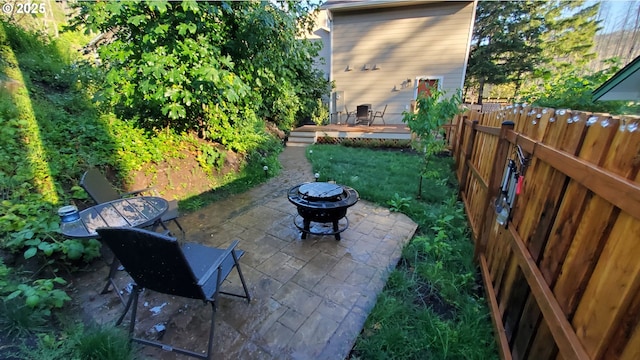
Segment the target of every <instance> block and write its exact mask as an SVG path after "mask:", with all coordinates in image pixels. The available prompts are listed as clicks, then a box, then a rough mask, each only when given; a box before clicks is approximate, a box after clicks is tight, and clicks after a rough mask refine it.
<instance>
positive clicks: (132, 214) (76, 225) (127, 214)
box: [60, 196, 169, 238]
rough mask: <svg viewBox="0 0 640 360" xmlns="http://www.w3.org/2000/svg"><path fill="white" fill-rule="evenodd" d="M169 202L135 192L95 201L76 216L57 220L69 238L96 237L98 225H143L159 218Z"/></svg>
mask: <svg viewBox="0 0 640 360" xmlns="http://www.w3.org/2000/svg"><path fill="white" fill-rule="evenodd" d="M168 208H169V202H168V201H167V200H165V199H163V198H160V197H155V196H136V197H130V198H123V199H117V200H113V201H109V202H106V203H102V204H98V205H95V206H92V207H90V208H87V209H84V210H82V211H81V212H80V217H79V219H77V220H75V221H70V222H62V223H61V224H60V232H61V233H62V234H63V235H65V236H68V237H72V238H97V237H98V233H97V232H96V229H97V228H101V227H146V226H149V225H152V224H154V223H156V222H157V221H159V220H160V218H161V217H162V215H163V214H164V213H165V212H166V211H167V209H168Z"/></svg>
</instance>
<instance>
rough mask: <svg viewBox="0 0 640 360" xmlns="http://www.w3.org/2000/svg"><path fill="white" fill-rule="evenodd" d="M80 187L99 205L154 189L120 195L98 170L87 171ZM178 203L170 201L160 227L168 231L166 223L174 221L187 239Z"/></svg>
mask: <svg viewBox="0 0 640 360" xmlns="http://www.w3.org/2000/svg"><path fill="white" fill-rule="evenodd" d="M80 186H82V188H83V189H84V190H85V191H86V192H87V194H89V196H91V198H92V199H93V201H95V202H96V203H97V204H102V203H105V202H108V201H112V200H116V199H121V198H125V197H128V196H136V195H141V194H143V193H145V192H148V191H151V190H152V189H153V188H146V189H141V190H136V191H132V192H128V193H120V192H118V190H116V188H115V187H114V186H113V185H112V184H111V183H110V182H109V180H107V178H106V177H105V176H104V175H102V173H101V172H100V170H98V169H97V168H90V169H89V170H87V171H85V173H84V174H83V175H82V179H80ZM179 215H180V214H179V212H178V202H177V201H176V200H170V201H169V208H168V209H167V211H166V212H165V213H164V215H162V218H160V225H162V227H163V228H164V229H165V230H167V228H166V226H165V223H166V222H169V221H173V222H174V223H175V224H176V226H177V227H178V229H180V232H181V233H182V238H184V237H185V232H184V229H183V228H182V225H180V222H178V216H179Z"/></svg>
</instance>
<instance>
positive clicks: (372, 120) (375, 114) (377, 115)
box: [369, 104, 388, 125]
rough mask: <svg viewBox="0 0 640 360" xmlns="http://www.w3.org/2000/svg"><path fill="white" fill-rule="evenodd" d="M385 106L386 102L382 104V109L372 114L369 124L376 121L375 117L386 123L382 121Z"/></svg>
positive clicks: (385, 109)
mask: <svg viewBox="0 0 640 360" xmlns="http://www.w3.org/2000/svg"><path fill="white" fill-rule="evenodd" d="M387 106H388V104H387V105H385V106H384V109H382V111H376V112H375V113H374V114H373V118H372V119H371V122H370V123H369V125H371V124H373V122H374V121H376V118H380V119H382V123H383V124H385V125H386V123H385V122H384V113H385V112H387Z"/></svg>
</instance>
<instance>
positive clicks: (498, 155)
mask: <svg viewBox="0 0 640 360" xmlns="http://www.w3.org/2000/svg"><path fill="white" fill-rule="evenodd" d="M514 127H515V123H514V122H513V121H505V122H503V123H502V126H501V127H500V135H499V139H498V145H497V148H496V152H495V155H494V157H493V166H492V169H491V173H490V174H489V181H488V182H487V197H486V198H485V203H484V206H483V207H482V209H485V212H484V219H482V220H481V221H480V229H478V234H479V235H480V236H479V239H478V242H477V246H476V251H475V258H476V259H477V258H478V255H479V254H483V253H484V251H485V249H486V247H487V243H488V241H489V234H490V233H491V225H492V222H493V221H494V215H495V211H494V209H493V204H491V200H492V199H494V198H495V197H497V196H498V192H499V189H498V186H499V184H500V181H501V180H502V174H503V172H504V167H505V164H506V162H507V157H508V156H509V147H510V143H509V140H507V132H508V131H510V130H513V128H514Z"/></svg>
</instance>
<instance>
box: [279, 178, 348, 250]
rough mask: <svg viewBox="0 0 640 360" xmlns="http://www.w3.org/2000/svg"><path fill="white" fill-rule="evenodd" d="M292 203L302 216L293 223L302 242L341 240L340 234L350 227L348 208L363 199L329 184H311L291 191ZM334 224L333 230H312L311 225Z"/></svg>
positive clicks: (318, 227) (316, 227)
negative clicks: (316, 238) (321, 237)
mask: <svg viewBox="0 0 640 360" xmlns="http://www.w3.org/2000/svg"><path fill="white" fill-rule="evenodd" d="M288 198H289V201H290V202H291V203H292V204H294V205H295V206H296V208H297V210H298V216H296V217H295V219H294V220H293V223H294V224H295V225H296V227H297V228H298V229H300V231H301V232H302V238H303V239H305V238H306V237H307V234H313V235H334V236H335V238H336V240H340V233H341V232H343V231H345V230H346V229H347V228H348V227H349V219H347V217H346V215H347V208H349V207H351V206H353V205H354V204H355V203H357V202H358V199H359V198H360V197H359V195H358V192H357V191H355V190H354V189H352V188H350V187H348V186H344V185H338V184H332V183H326V182H311V183H305V184H300V185H296V186H294V187H293V188H291V189H290V190H289V193H288ZM312 222H316V223H319V224H328V223H331V225H332V226H331V228H328V227H326V226H323V225H318V226H313V228H312V227H311V223H312Z"/></svg>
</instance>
